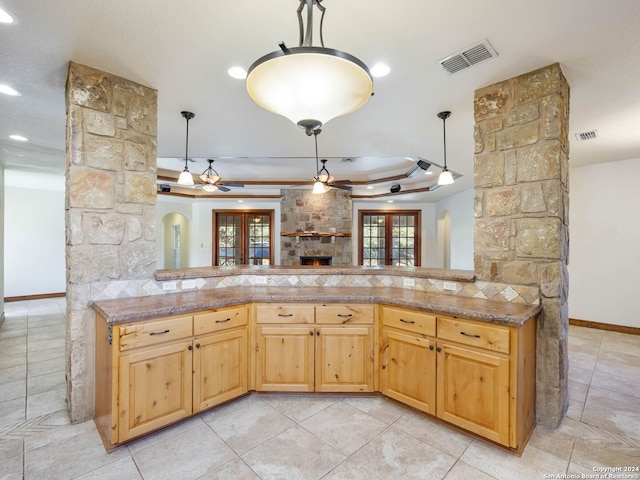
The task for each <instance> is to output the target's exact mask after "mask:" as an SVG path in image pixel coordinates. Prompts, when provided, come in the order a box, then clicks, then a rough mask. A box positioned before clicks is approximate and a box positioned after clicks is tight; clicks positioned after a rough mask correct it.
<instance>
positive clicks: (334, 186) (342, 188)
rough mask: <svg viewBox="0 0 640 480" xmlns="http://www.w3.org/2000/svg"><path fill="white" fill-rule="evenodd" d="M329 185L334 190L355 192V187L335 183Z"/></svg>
mask: <svg viewBox="0 0 640 480" xmlns="http://www.w3.org/2000/svg"><path fill="white" fill-rule="evenodd" d="M327 185H328V186H330V187H333V188H339V189H341V190H349V191H351V190H353V187H351V186H349V185H341V184H335V183H328V184H327Z"/></svg>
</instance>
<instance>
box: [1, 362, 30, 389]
mask: <svg viewBox="0 0 640 480" xmlns="http://www.w3.org/2000/svg"><path fill="white" fill-rule="evenodd" d="M26 376H27V364H26V363H24V364H22V365H16V366H15V367H9V368H0V384H2V383H6V382H13V381H15V380H22V379H24V378H26Z"/></svg>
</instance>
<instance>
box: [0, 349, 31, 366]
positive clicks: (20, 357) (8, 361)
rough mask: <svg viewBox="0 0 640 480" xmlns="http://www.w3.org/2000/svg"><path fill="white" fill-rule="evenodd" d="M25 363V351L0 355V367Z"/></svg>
mask: <svg viewBox="0 0 640 480" xmlns="http://www.w3.org/2000/svg"><path fill="white" fill-rule="evenodd" d="M25 363H27V354H26V352H23V353H14V354H13V355H2V356H0V369H4V368H11V367H17V366H18V365H24V364H25Z"/></svg>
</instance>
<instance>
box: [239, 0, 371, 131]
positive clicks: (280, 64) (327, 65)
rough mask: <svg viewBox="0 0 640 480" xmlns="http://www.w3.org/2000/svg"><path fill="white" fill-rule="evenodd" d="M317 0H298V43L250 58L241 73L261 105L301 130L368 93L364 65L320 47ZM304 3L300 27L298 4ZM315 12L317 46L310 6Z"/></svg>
mask: <svg viewBox="0 0 640 480" xmlns="http://www.w3.org/2000/svg"><path fill="white" fill-rule="evenodd" d="M321 2H322V0H299V6H298V10H297V14H298V25H299V30H300V45H299V46H298V47H292V48H288V47H287V46H286V45H285V44H284V42H281V43H280V49H281V50H279V51H275V52H271V53H269V54H267V55H265V56H263V57H261V58H259V59H258V60H256V61H255V62H254V63H253V65H251V67H249V71H248V73H247V80H246V86H247V92H248V93H249V95H250V96H251V98H252V99H253V100H254V101H255V102H256V103H257V104H258V105H260V106H261V107H262V108H264V109H266V110H268V111H270V112H273V113H277V114H279V115H283V116H285V117H287V118H288V119H289V120H291V121H292V122H293V123H295V124H296V125H298V126H299V127H300V128H302V129H304V130H305V132H306V134H307V135H312V134H313V131H314V130H316V129H320V128H322V126H323V125H324V124H325V123H327V122H328V121H329V120H331V119H332V118H335V117H339V116H341V115H346V114H347V113H351V112H353V111H355V110H357V109H358V108H360V107H362V106H363V105H364V104H365V103H367V101H368V100H369V98H370V97H371V95H372V92H373V79H372V77H371V73H370V71H369V68H368V67H367V66H366V65H365V64H364V63H363V62H362V61H360V60H359V59H357V58H356V57H354V56H353V55H350V54H348V53H345V52H341V51H339V50H334V49H331V48H325V46H324V39H323V36H322V24H323V21H324V14H325V10H326V9H325V7H323V6H322V5H321V4H320V3H321ZM305 6H306V7H307V25H306V32H305V31H304V24H303V20H302V10H303V8H304V7H305ZM314 6H316V7H317V8H318V9H319V10H320V11H321V12H322V17H321V20H320V43H321V45H322V46H321V47H314V46H312V42H313V7H314Z"/></svg>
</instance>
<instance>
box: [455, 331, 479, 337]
mask: <svg viewBox="0 0 640 480" xmlns="http://www.w3.org/2000/svg"><path fill="white" fill-rule="evenodd" d="M460 335H464V336H465V337H473V338H480V335H474V334H472V333H465V332H460Z"/></svg>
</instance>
